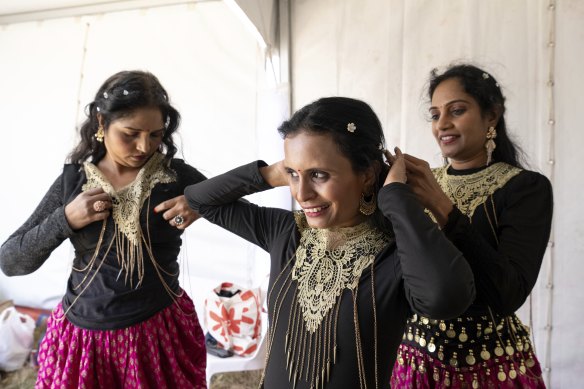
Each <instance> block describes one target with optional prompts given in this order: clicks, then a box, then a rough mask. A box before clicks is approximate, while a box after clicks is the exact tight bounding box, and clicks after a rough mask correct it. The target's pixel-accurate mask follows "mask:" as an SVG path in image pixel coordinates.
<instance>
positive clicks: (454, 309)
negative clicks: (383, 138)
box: [379, 149, 475, 319]
mask: <svg viewBox="0 0 584 389" xmlns="http://www.w3.org/2000/svg"><path fill="white" fill-rule="evenodd" d="M396 153H397V155H396V156H395V157H394V156H393V155H391V154H390V153H389V152H386V157H387V159H388V161H389V162H390V163H391V165H392V167H391V169H390V171H389V174H388V176H387V179H386V181H385V186H384V187H383V188H381V190H380V191H379V208H380V209H381V212H382V213H383V214H384V215H385V216H386V217H387V218H389V219H390V220H391V223H392V225H393V230H394V233H395V239H396V245H397V253H398V256H399V259H400V265H401V271H402V276H403V279H404V287H405V291H406V297H407V298H408V300H409V302H410V306H411V307H412V309H413V310H414V311H415V312H418V313H420V314H422V315H424V316H429V317H432V318H434V319H449V318H453V317H456V316H459V315H460V314H462V313H463V312H464V311H465V310H466V309H467V308H468V307H469V305H470V304H471V303H472V301H473V300H474V297H475V286H474V279H473V274H472V271H471V268H470V266H469V265H468V263H467V262H466V260H465V258H464V257H463V255H462V253H461V252H460V251H459V250H458V249H457V248H456V247H455V246H454V245H453V244H452V243H451V242H450V241H449V240H448V239H447V238H446V237H445V236H444V234H443V233H442V232H441V231H440V230H439V229H438V227H437V226H436V224H435V223H433V222H432V221H431V220H430V218H429V217H428V216H427V215H426V214H425V212H424V208H423V207H422V205H421V204H420V203H419V201H418V199H417V197H416V195H415V194H414V193H413V192H412V190H411V188H410V187H409V186H408V185H406V184H405V181H406V179H407V177H406V170H405V161H404V157H403V155H402V154H401V151H400V150H399V149H396Z"/></svg>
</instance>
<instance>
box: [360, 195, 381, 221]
mask: <svg viewBox="0 0 584 389" xmlns="http://www.w3.org/2000/svg"><path fill="white" fill-rule="evenodd" d="M369 196H371V198H370V199H369V200H367V199H365V194H364V193H361V198H360V199H359V212H361V213H362V214H363V215H365V216H371V215H373V212H375V210H376V209H377V201H376V200H375V194H370V195H368V196H367V197H369Z"/></svg>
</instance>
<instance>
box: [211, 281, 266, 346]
mask: <svg viewBox="0 0 584 389" xmlns="http://www.w3.org/2000/svg"><path fill="white" fill-rule="evenodd" d="M261 324H262V323H261V299H260V290H259V289H246V288H242V287H239V286H237V285H234V284H232V283H229V282H224V283H222V284H221V285H219V286H218V287H216V288H215V289H213V290H212V291H211V292H210V293H209V295H208V296H207V298H206V299H205V327H206V328H207V334H206V345H207V352H209V353H211V354H213V355H217V356H219V357H227V356H231V355H233V354H237V355H239V356H243V357H245V356H249V355H251V354H253V353H254V351H255V350H256V349H257V347H258V343H259V340H260V336H261Z"/></svg>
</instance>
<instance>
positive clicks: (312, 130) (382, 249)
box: [185, 97, 474, 389]
mask: <svg viewBox="0 0 584 389" xmlns="http://www.w3.org/2000/svg"><path fill="white" fill-rule="evenodd" d="M279 132H280V134H281V135H282V136H283V137H284V153H285V158H284V160H282V161H279V162H276V163H274V164H272V165H267V164H266V163H264V162H263V161H256V162H252V163H250V164H248V165H244V166H241V167H239V168H236V169H234V170H232V171H230V172H227V173H225V174H223V175H220V176H217V177H214V178H212V179H209V180H206V181H202V182H200V183H198V184H195V185H192V186H189V187H187V189H186V190H185V195H186V197H187V199H188V202H189V204H190V206H191V207H192V208H193V209H194V210H195V211H197V212H199V213H200V214H201V215H202V216H203V217H205V218H207V219H208V220H209V221H211V222H212V223H215V224H218V225H219V226H222V227H224V228H226V229H227V230H229V231H232V232H233V233H235V234H237V235H239V236H241V237H243V238H245V239H247V240H248V241H250V242H252V243H254V244H256V245H258V246H259V247H261V248H262V249H264V250H266V251H268V252H269V253H270V257H271V273H270V283H269V292H268V314H269V318H270V321H269V322H270V328H269V330H268V331H269V333H268V346H267V358H266V363H267V364H266V366H265V370H264V376H263V377H262V383H263V387H266V388H292V387H295V388H300V389H306V388H311V387H324V386H327V387H331V388H364V387H378V388H388V387H389V373H390V371H391V366H392V365H393V361H394V360H395V357H396V352H395V351H396V349H397V347H398V344H399V342H400V340H401V334H402V333H403V327H404V322H405V319H406V317H407V316H408V315H409V314H410V313H413V312H417V313H420V314H422V313H425V314H429V315H431V316H433V317H443V318H447V317H452V316H453V315H457V314H458V313H460V312H461V311H463V310H464V309H465V308H466V307H467V305H468V304H469V303H470V301H471V299H472V298H473V296H474V283H473V279H472V276H471V274H470V268H469V267H468V264H467V263H466V261H465V260H464V258H463V257H462V255H461V253H460V252H459V251H458V250H457V249H456V248H455V247H454V246H453V245H452V244H450V242H448V240H447V239H446V238H445V237H444V236H443V235H442V234H441V232H440V231H439V230H438V228H437V227H436V226H435V225H434V224H433V223H432V222H431V221H430V219H429V218H428V217H427V216H426V215H425V213H424V210H423V208H422V207H421V206H420V204H419V203H418V202H417V200H416V199H415V197H414V195H413V193H412V192H411V191H410V189H409V188H408V186H407V185H405V181H406V172H405V162H404V158H403V156H402V155H401V152H400V151H399V149H396V156H393V155H391V154H390V153H389V152H387V151H386V150H384V147H383V144H384V138H383V131H382V129H381V124H380V122H379V120H378V118H377V116H376V115H375V113H374V112H373V110H372V109H371V107H369V105H367V104H366V103H364V102H362V101H359V100H355V99H350V98H343V97H333V98H324V99H320V100H318V101H316V102H314V103H312V104H309V105H308V106H306V107H304V108H302V109H300V110H299V111H297V112H296V113H295V114H294V115H293V116H292V117H291V118H290V120H288V121H285V122H284V123H283V124H282V125H281V126H280V128H279ZM384 158H387V159H388V161H390V162H391V168H390V167H389V165H388V164H387V163H386V162H385V160H384ZM276 186H289V187H290V192H291V194H292V196H294V198H295V199H296V200H297V201H298V203H299V204H300V206H301V207H302V211H299V212H290V211H287V210H283V209H278V208H268V207H260V206H257V205H255V204H252V203H249V202H247V201H241V200H240V198H241V197H243V196H245V195H249V194H251V193H255V192H260V191H264V190H267V189H271V188H273V187H276ZM397 247H399V250H398V249H397ZM387 343H389V344H390V349H386V348H385V347H380V346H381V345H385V344H387ZM355 367H357V368H356V369H355Z"/></svg>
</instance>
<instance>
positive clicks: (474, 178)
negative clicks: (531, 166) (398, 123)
mask: <svg viewBox="0 0 584 389" xmlns="http://www.w3.org/2000/svg"><path fill="white" fill-rule="evenodd" d="M432 171H433V173H434V176H435V177H436V180H437V181H438V184H440V187H441V188H442V190H443V191H444V193H446V194H447V195H448V197H449V198H450V200H452V202H453V203H454V204H455V205H456V207H457V208H458V209H459V210H460V212H462V213H463V214H465V215H467V216H468V217H472V216H473V214H474V211H475V209H476V208H477V207H478V206H479V205H481V204H482V203H484V202H485V201H486V199H487V198H488V197H489V196H491V195H492V194H493V193H495V191H496V190H497V189H500V188H502V187H503V186H505V184H506V183H507V182H508V181H509V180H510V179H511V178H513V177H515V176H516V175H517V174H519V173H520V172H521V169H520V168H518V167H515V166H511V165H509V164H506V163H504V162H497V163H494V164H492V165H490V166H489V167H487V168H485V169H483V170H480V171H478V172H476V173H471V174H465V175H460V176H455V175H449V174H448V166H444V167H440V168H436V169H432Z"/></svg>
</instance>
